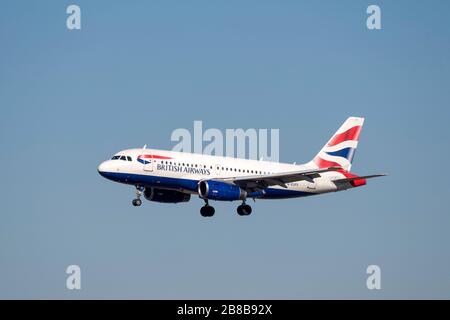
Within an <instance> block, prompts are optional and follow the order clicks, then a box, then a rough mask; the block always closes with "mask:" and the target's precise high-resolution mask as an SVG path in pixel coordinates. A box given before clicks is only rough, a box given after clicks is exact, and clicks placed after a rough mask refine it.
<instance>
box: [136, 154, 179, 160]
mask: <svg viewBox="0 0 450 320" xmlns="http://www.w3.org/2000/svg"><path fill="white" fill-rule="evenodd" d="M138 158H139V159H142V158H144V159H172V158H171V157H164V156H158V155H155V154H141V155H140V156H139V157H138Z"/></svg>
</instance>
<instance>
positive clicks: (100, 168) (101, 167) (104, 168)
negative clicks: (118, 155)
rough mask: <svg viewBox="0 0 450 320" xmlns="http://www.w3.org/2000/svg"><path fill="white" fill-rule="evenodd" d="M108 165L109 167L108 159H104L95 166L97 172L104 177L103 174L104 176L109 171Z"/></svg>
mask: <svg viewBox="0 0 450 320" xmlns="http://www.w3.org/2000/svg"><path fill="white" fill-rule="evenodd" d="M109 167H110V165H109V161H104V162H102V163H100V164H99V166H98V167H97V171H98V173H99V174H100V175H101V176H103V177H104V176H105V173H107V172H109V171H111V170H110V169H111V168H109Z"/></svg>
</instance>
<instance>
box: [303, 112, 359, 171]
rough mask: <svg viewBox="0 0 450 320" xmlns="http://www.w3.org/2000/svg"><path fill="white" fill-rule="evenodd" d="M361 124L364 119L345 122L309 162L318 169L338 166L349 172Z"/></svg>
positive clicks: (351, 119)
mask: <svg viewBox="0 0 450 320" xmlns="http://www.w3.org/2000/svg"><path fill="white" fill-rule="evenodd" d="M363 123H364V118H357V117H350V118H348V119H347V120H345V122H344V124H343V125H342V126H341V127H340V128H339V129H338V131H336V133H335V134H334V135H333V136H332V137H331V139H330V140H329V141H328V142H327V143H326V144H325V146H324V147H323V148H322V150H320V151H319V153H318V154H317V155H316V156H315V157H314V159H313V160H312V161H311V162H312V163H313V164H314V165H315V166H316V167H318V168H329V167H333V166H339V167H342V168H343V169H344V170H346V171H350V168H351V166H352V160H353V156H354V155H355V151H356V147H357V146H358V140H359V135H360V133H361V129H362V126H363Z"/></svg>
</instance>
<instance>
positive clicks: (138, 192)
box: [131, 186, 144, 207]
mask: <svg viewBox="0 0 450 320" xmlns="http://www.w3.org/2000/svg"><path fill="white" fill-rule="evenodd" d="M143 191H144V188H143V187H141V186H136V199H133V201H131V204H132V205H133V206H135V207H139V206H140V205H141V204H142V201H141V196H142V192H143Z"/></svg>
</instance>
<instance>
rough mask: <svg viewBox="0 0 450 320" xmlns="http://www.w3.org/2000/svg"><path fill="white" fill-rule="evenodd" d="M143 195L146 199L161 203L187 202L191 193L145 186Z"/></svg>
mask: <svg viewBox="0 0 450 320" xmlns="http://www.w3.org/2000/svg"><path fill="white" fill-rule="evenodd" d="M144 197H145V199H147V200H148V201H155V202H163V203H178V202H188V201H189V200H190V199H191V195H190V194H189V193H183V192H180V191H175V190H165V189H157V188H145V190H144Z"/></svg>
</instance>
